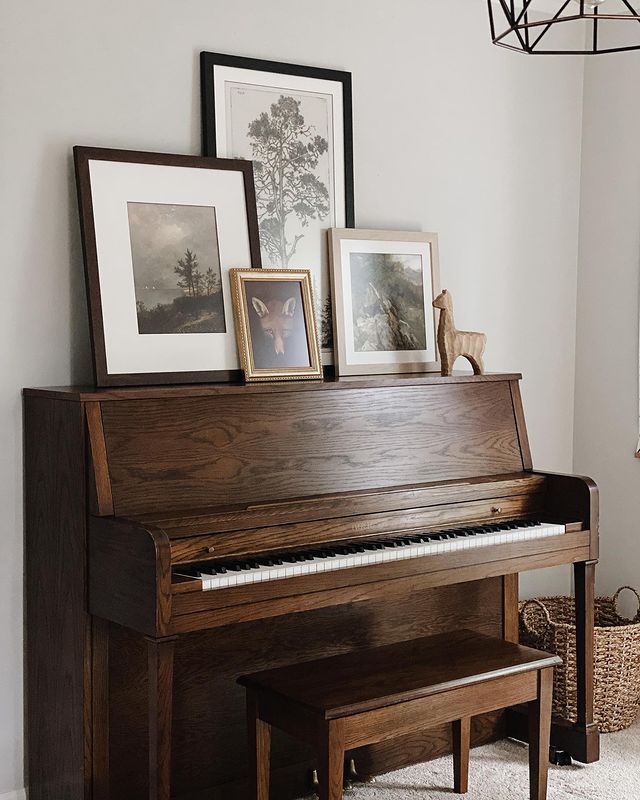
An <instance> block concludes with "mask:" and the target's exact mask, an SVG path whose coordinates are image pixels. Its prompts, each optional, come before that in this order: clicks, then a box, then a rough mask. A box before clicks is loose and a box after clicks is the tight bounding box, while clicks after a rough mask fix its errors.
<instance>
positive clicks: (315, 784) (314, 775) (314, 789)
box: [308, 769, 320, 797]
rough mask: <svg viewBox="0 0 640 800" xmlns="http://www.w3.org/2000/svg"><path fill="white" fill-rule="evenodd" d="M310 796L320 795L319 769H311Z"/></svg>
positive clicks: (309, 780)
mask: <svg viewBox="0 0 640 800" xmlns="http://www.w3.org/2000/svg"><path fill="white" fill-rule="evenodd" d="M308 784H309V789H310V792H309V797H313V796H315V797H319V796H320V781H319V780H318V770H317V769H312V770H310V771H309V779H308Z"/></svg>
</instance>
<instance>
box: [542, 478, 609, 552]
mask: <svg viewBox="0 0 640 800" xmlns="http://www.w3.org/2000/svg"><path fill="white" fill-rule="evenodd" d="M539 474H541V475H544V476H545V477H546V479H547V484H546V492H547V499H546V503H545V504H546V507H547V508H548V510H549V513H550V514H553V515H554V516H555V517H556V518H557V519H558V520H562V519H566V518H568V517H570V518H571V519H572V520H576V519H579V520H581V521H582V522H583V523H584V526H585V528H588V529H589V530H590V531H591V545H590V554H589V560H591V561H595V560H596V559H597V558H598V542H599V530H598V520H599V512H600V508H599V493H598V487H597V486H596V484H595V483H594V482H593V480H591V478H585V477H583V476H581V475H561V474H558V473H555V472H542V473H539ZM563 515H568V517H567V516H564V517H563Z"/></svg>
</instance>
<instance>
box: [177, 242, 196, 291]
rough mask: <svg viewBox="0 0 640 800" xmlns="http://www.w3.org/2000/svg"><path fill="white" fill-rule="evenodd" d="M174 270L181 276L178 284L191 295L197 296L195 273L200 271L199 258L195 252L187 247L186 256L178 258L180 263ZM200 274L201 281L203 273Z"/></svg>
mask: <svg viewBox="0 0 640 800" xmlns="http://www.w3.org/2000/svg"><path fill="white" fill-rule="evenodd" d="M173 271H174V272H175V273H176V275H178V276H179V277H180V280H178V281H177V284H178V286H179V287H180V288H181V289H182V290H183V291H184V292H186V293H187V294H188V295H189V297H195V296H196V291H195V284H194V273H197V272H198V258H197V256H196V254H195V253H192V252H191V250H189V248H188V247H187V249H186V251H185V254H184V258H179V259H178V264H177V266H175V267H174V268H173ZM199 274H200V279H199V280H200V281H202V273H199ZM197 280H198V279H197V278H196V281H197Z"/></svg>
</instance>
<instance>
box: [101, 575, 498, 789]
mask: <svg viewBox="0 0 640 800" xmlns="http://www.w3.org/2000/svg"><path fill="white" fill-rule="evenodd" d="M407 603H410V607H411V614H407V613H406V607H407ZM460 620H464V624H466V625H467V626H468V627H472V628H474V629H476V630H479V631H482V632H484V633H489V634H493V635H498V636H499V635H500V632H501V624H502V623H501V581H500V580H499V579H495V580H488V581H482V582H477V583H472V584H467V585H466V586H465V587H464V591H463V592H461V591H459V590H458V589H457V588H456V587H451V586H447V587H442V588H438V589H434V590H431V591H427V592H413V593H407V594H405V595H404V597H403V598H402V599H400V598H398V601H391V602H390V601H389V599H388V598H387V597H385V596H384V595H383V596H381V598H380V599H378V600H375V601H371V602H367V603H362V604H356V605H347V606H341V607H327V608H324V609H319V610H316V611H310V612H304V613H298V614H294V615H292V616H288V617H287V616H284V617H283V616H280V617H276V618H274V619H270V620H265V621H257V622H248V623H244V624H242V625H235V626H228V627H226V628H220V629H217V630H213V631H204V632H202V631H201V632H194V633H192V634H189V635H187V636H182V637H180V639H179V641H178V643H177V645H176V649H175V669H174V719H173V736H172V738H173V752H172V762H173V767H172V772H173V774H172V787H173V792H174V794H175V796H176V797H183V796H187V797H189V798H190V797H191V796H192V794H193V795H194V796H197V792H198V791H201V792H202V794H201V797H203V798H205V797H206V792H205V789H207V790H208V792H209V795H211V794H212V793H214V792H218V793H221V796H224V797H225V798H227V797H233V796H234V795H236V796H238V797H242V798H245V797H246V794H245V793H246V791H247V785H248V782H247V764H248V763H249V762H248V756H247V748H246V724H245V703H244V692H243V690H242V688H241V687H240V686H237V685H236V683H235V682H236V679H237V678H238V676H240V675H242V674H245V673H247V672H251V671H257V670H262V669H268V668H271V667H275V666H282V665H285V664H290V663H296V662H298V661H306V660H310V659H314V658H318V657H321V656H323V655H327V654H333V653H335V654H338V653H344V652H349V651H352V650H357V649H362V648H366V647H371V646H377V645H382V644H386V643H389V642H396V641H403V640H407V639H411V638H414V637H420V636H423V635H426V634H429V633H437V632H440V631H446V630H450V629H451V628H452V627H454V626H456V625H457V624H459V621H460ZM111 636H112V650H113V651H114V652H115V653H116V654H117V655H116V657H114V658H112V659H111V667H110V686H111V705H110V711H111V726H110V727H111V783H112V796H113V798H118V800H139V798H140V797H144V796H145V792H146V774H145V772H146V771H145V770H144V769H142V770H141V765H144V764H145V763H146V735H147V734H146V692H147V688H146V679H145V673H146V645H145V643H144V641H143V640H142V638H136V635H135V634H133V633H131V632H129V631H127V630H126V629H124V628H120V627H119V626H112V634H111ZM478 724H479V726H480V727H479V728H477V734H478V735H480V737H481V738H480V740H479V741H488V740H490V739H492V738H495V737H496V736H497V735H498V733H499V731H500V730H501V727H500V719H499V718H498V717H496V716H495V715H494V716H492V717H491V718H488V719H486V720H483V721H480V722H479V723H478ZM450 746H451V742H450V736H449V737H448V738H446V735H445V737H443V735H442V731H441V729H438V728H436V729H434V731H433V733H432V732H431V731H429V732H425V731H421V732H419V733H417V734H415V735H411V736H408V737H402V738H401V739H399V740H397V741H393V742H388V743H386V744H380V745H376V746H375V747H374V748H371V751H372V752H371V755H369V750H368V749H367V748H363V749H359V750H358V751H356V754H355V755H356V758H357V760H358V765H359V766H360V764H361V765H362V766H363V768H366V770H367V771H369V772H370V773H372V774H378V773H380V772H383V771H388V770H390V769H397V768H398V767H400V766H403V765H406V764H409V763H413V762H416V761H421V760H424V759H425V758H432V757H436V756H437V755H441V754H443V753H444V752H448V751H450ZM272 765H273V770H272V800H274V798H285V797H286V798H294V797H299V796H301V795H303V794H304V791H301V790H300V789H301V788H304V781H305V780H306V776H307V772H308V770H309V769H311V768H312V767H315V764H314V761H313V754H312V752H311V751H309V750H308V749H307V748H306V747H305V746H304V745H301V744H298V743H296V742H295V741H293V740H291V739H290V738H289V737H287V736H285V735H283V734H281V733H280V732H279V731H274V735H273V752H272ZM280 775H283V776H284V775H286V776H287V777H286V779H285V778H284V777H283V778H280V777H279V776H280ZM296 787H297V788H296ZM214 796H215V795H214Z"/></svg>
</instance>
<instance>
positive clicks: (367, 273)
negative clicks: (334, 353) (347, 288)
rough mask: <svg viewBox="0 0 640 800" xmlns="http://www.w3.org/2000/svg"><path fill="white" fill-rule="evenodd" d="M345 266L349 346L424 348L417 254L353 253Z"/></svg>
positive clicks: (364, 348) (361, 350) (366, 349)
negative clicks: (350, 322)
mask: <svg viewBox="0 0 640 800" xmlns="http://www.w3.org/2000/svg"><path fill="white" fill-rule="evenodd" d="M349 269H350V279H351V314H352V320H353V350H354V351H355V352H359V353H364V352H397V351H410V350H426V348H427V335H426V321H425V308H424V302H425V301H424V288H423V286H424V277H423V266H422V256H421V255H419V254H415V255H413V254H397V255H396V254H392V253H357V252H352V253H351V254H350V262H349Z"/></svg>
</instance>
